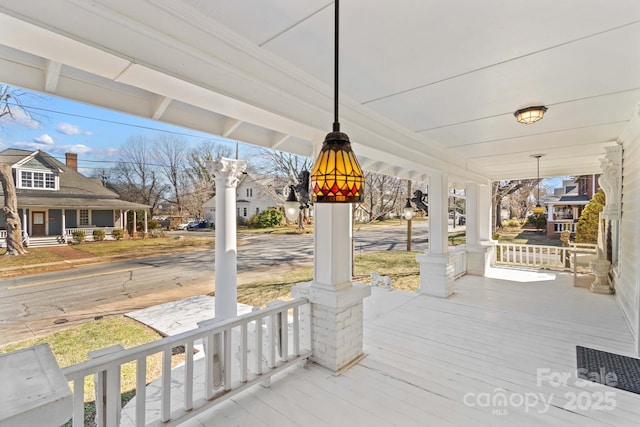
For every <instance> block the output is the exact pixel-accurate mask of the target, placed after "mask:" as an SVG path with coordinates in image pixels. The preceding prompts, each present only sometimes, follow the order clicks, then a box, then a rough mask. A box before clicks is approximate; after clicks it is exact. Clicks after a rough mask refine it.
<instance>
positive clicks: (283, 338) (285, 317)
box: [278, 309, 289, 362]
mask: <svg viewBox="0 0 640 427" xmlns="http://www.w3.org/2000/svg"><path fill="white" fill-rule="evenodd" d="M287 311H288V310H287V309H284V310H283V311H281V312H280V313H278V315H279V316H280V321H279V322H278V323H279V325H278V326H279V329H280V330H279V331H278V335H279V336H280V358H281V359H282V361H283V362H286V361H287V360H289V313H288V312H287Z"/></svg>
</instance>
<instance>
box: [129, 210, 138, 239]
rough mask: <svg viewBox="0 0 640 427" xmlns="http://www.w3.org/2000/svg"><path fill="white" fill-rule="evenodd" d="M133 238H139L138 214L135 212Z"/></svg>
mask: <svg viewBox="0 0 640 427" xmlns="http://www.w3.org/2000/svg"><path fill="white" fill-rule="evenodd" d="M131 237H138V212H136V210H135V209H134V210H133V227H132V228H131Z"/></svg>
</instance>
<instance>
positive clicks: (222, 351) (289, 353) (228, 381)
mask: <svg viewBox="0 0 640 427" xmlns="http://www.w3.org/2000/svg"><path fill="white" fill-rule="evenodd" d="M308 303H309V301H308V300H307V299H306V298H298V299H295V300H292V301H287V302H279V303H277V304H276V305H273V306H271V307H267V308H266V309H263V310H259V311H256V312H252V313H248V314H245V315H242V316H238V317H235V318H232V319H227V320H224V321H221V322H219V323H212V322H210V321H208V322H203V323H204V324H201V325H200V327H199V328H197V329H193V330H190V331H187V332H184V333H181V334H179V335H175V336H171V337H166V338H163V339H161V340H158V341H154V342H151V343H148V344H144V345H141V346H138V347H133V348H130V349H126V350H116V351H114V352H113V353H110V354H106V355H104V356H101V357H99V358H96V359H93V360H89V361H86V362H82V363H79V364H77V365H73V366H69V367H67V368H64V369H63V373H64V375H65V376H66V378H67V380H68V381H69V382H72V383H73V396H74V403H73V427H81V426H83V425H84V381H85V377H87V376H89V375H95V376H96V379H98V380H99V381H96V383H99V384H100V386H99V387H100V389H98V388H96V395H97V396H99V397H100V398H96V412H97V414H99V415H100V417H97V418H100V419H97V420H96V422H97V425H98V427H101V426H106V427H115V426H118V425H120V415H121V414H120V413H121V396H120V368H121V366H122V365H124V364H125V363H129V362H132V361H135V362H136V364H135V366H136V368H135V371H136V384H137V386H136V396H135V398H134V400H133V401H132V402H133V403H134V405H135V408H134V411H135V415H133V418H135V420H134V421H133V424H134V425H135V426H147V425H162V426H170V425H176V424H178V423H180V422H183V421H185V420H186V419H187V418H190V417H192V416H194V415H196V414H198V413H200V412H202V411H204V410H206V409H209V408H211V407H213V406H214V405H216V404H217V403H219V402H221V401H223V400H225V399H228V398H230V397H232V396H234V395H235V394H237V393H239V392H240V391H242V390H244V389H246V388H248V387H250V386H252V385H254V384H257V383H260V382H264V381H269V379H270V377H271V376H272V375H274V374H276V373H277V372H279V371H281V370H283V369H285V368H287V367H289V366H291V365H293V364H295V363H296V362H298V361H300V360H302V359H305V358H307V357H308V356H309V355H310V350H309V349H308V348H309V347H310V344H309V343H308V339H309V336H308V335H309V334H308V333H307V332H308V328H309V327H310V326H309V323H308V322H309V319H308V316H309V311H310V310H309V309H308ZM303 306H307V309H303V310H301V307H303ZM289 312H291V313H292V314H291V322H289V320H288V319H289ZM301 312H302V313H301ZM301 323H303V325H304V326H303V327H302V328H301ZM265 328H266V329H265ZM263 329H265V330H263ZM289 331H291V333H289ZM302 331H304V332H305V333H302ZM232 336H233V338H232ZM200 340H201V341H200ZM301 341H304V342H301ZM200 342H202V343H203V344H204V357H203V359H199V360H196V362H198V363H200V362H202V363H204V375H202V376H201V377H200V376H198V374H197V369H196V370H194V346H196V345H197V344H198V343H200ZM301 344H302V345H303V346H305V347H304V349H303V350H301ZM180 346H184V348H185V362H184V366H183V368H184V369H183V370H182V372H183V378H174V376H173V375H175V376H177V374H174V373H173V372H172V368H171V354H172V349H174V348H176V347H180ZM307 346H308V347H307ZM232 348H237V349H238V352H237V354H233V355H232ZM156 353H161V354H162V376H161V378H160V380H159V387H160V393H159V394H160V410H159V417H158V419H153V420H147V419H146V418H147V410H146V408H147V403H148V402H147V400H148V399H147V395H146V385H147V384H146V361H147V357H149V356H150V355H153V354H156ZM250 359H251V360H250ZM194 372H196V373H194ZM174 381H178V382H183V384H182V387H180V390H181V391H180V395H178V396H176V394H177V392H176V390H175V389H174V390H172V388H171V384H172V382H174ZM198 381H199V382H198ZM196 385H197V387H194V386H196ZM197 391H199V393H198V392H197ZM172 392H173V393H172ZM194 394H195V395H194ZM172 399H174V401H173V402H172ZM177 400H181V402H182V405H180V407H179V408H178V409H176V403H177V402H176V401H177ZM172 403H173V408H172Z"/></svg>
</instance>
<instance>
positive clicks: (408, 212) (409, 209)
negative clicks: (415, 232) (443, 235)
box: [402, 180, 413, 252]
mask: <svg viewBox="0 0 640 427" xmlns="http://www.w3.org/2000/svg"><path fill="white" fill-rule="evenodd" d="M407 194H411V180H409V181H407ZM402 215H403V216H404V218H405V219H406V220H407V252H411V218H413V206H411V201H410V200H409V198H408V197H407V204H406V205H405V206H404V211H403V213H402Z"/></svg>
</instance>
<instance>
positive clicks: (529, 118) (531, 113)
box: [513, 105, 547, 125]
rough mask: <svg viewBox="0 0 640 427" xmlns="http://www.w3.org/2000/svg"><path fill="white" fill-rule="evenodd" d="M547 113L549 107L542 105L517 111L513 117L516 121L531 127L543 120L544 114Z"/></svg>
mask: <svg viewBox="0 0 640 427" xmlns="http://www.w3.org/2000/svg"><path fill="white" fill-rule="evenodd" d="M546 111H547V107H545V106H543V105H540V106H538V107H527V108H523V109H521V110H518V111H516V112H515V113H513V115H514V116H515V117H516V120H517V121H519V122H520V123H524V124H525V125H530V124H533V123H535V122H537V121H538V120H542V117H544V113H545V112H546Z"/></svg>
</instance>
